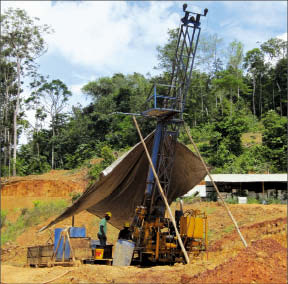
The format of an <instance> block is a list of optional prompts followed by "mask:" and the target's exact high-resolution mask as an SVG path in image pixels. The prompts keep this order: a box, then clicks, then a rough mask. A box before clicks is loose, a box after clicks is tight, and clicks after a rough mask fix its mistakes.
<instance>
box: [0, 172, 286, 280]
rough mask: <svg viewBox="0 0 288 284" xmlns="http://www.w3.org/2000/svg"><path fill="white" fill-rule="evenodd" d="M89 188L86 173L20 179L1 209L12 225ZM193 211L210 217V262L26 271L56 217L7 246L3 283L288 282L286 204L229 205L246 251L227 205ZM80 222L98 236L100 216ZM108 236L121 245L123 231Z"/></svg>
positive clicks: (3, 196) (112, 231) (4, 193)
mask: <svg viewBox="0 0 288 284" xmlns="http://www.w3.org/2000/svg"><path fill="white" fill-rule="evenodd" d="M36 184H37V186H36ZM28 185H29V187H28ZM86 185H87V180H85V178H84V174H83V172H82V173H79V172H76V173H71V172H68V171H53V172H50V173H48V174H46V175H42V176H32V177H31V176H30V177H25V178H14V179H13V180H12V182H11V181H10V183H8V185H6V188H4V190H1V206H2V205H3V207H4V209H6V210H8V219H9V220H10V221H11V220H13V219H15V218H16V217H15V216H16V215H17V212H16V211H15V209H13V208H24V207H30V206H33V202H32V201H33V200H41V199H42V200H47V199H54V198H56V199H57V198H62V199H63V198H65V199H71V196H70V195H69V193H71V192H73V191H78V192H81V191H83V190H84V188H85V186H86ZM7 188H8V189H7ZM27 190H28V191H30V190H31V193H30V192H29V194H30V195H31V194H32V195H31V196H27V195H26V194H27ZM47 191H48V193H47ZM52 193H53V194H52ZM3 207H2V209H3ZM175 207H176V204H172V210H173V211H174V209H175ZM192 208H194V209H201V210H203V211H205V212H206V213H207V215H208V227H209V234H208V235H209V252H208V260H207V258H206V256H207V255H206V254H203V255H202V256H201V257H200V258H195V259H191V263H190V264H189V265H183V264H176V265H174V266H156V267H151V268H145V269H144V268H138V267H114V266H112V267H111V266H106V265H81V266H79V267H72V268H68V267H52V268H30V267H26V266H25V263H26V253H27V247H29V246H34V245H42V244H45V243H47V241H48V239H49V237H50V234H51V235H52V232H53V231H50V232H49V231H48V230H46V231H44V232H43V233H37V232H38V230H39V229H40V228H41V227H42V226H44V225H46V224H48V223H49V222H50V221H51V220H52V219H53V218H54V217H55V216H54V217H51V218H50V219H49V220H46V221H45V222H44V223H42V224H39V225H37V226H34V227H31V228H28V229H27V230H26V231H25V232H24V233H23V234H22V235H20V236H19V237H18V238H17V240H16V242H10V243H8V244H5V245H4V246H3V247H2V248H1V281H2V282H1V283H45V282H47V281H49V280H51V279H53V278H55V277H58V276H61V277H59V278H57V279H56V280H55V281H51V282H50V283H286V276H287V262H286V260H287V253H286V249H287V219H286V218H287V211H286V210H287V208H286V205H259V204H243V205H242V204H241V205H229V208H230V209H231V211H232V214H233V215H234V217H235V219H236V220H237V222H238V224H239V226H240V229H241V232H242V234H243V236H244V237H245V239H246V241H247V243H248V248H244V246H243V244H242V242H241V240H240V238H239V236H238V234H237V233H236V231H235V230H234V227H233V225H231V220H230V218H229V217H228V216H227V213H226V211H225V209H224V207H223V206H221V205H220V204H218V203H216V202H215V203H214V202H211V203H206V202H205V203H204V202H203V203H197V204H193V205H192V204H185V205H184V209H192ZM75 219H76V220H75V221H76V226H82V225H84V226H85V227H86V230H87V235H88V236H90V237H92V238H94V239H95V238H96V234H97V230H98V222H99V219H98V218H97V217H95V216H93V215H91V214H89V213H88V212H82V213H80V214H78V215H77V216H75ZM64 225H71V219H70V218H69V219H67V220H64V221H62V222H61V223H59V224H57V225H56V226H54V227H62V226H64ZM52 229H53V228H52ZM108 232H109V234H108V241H110V242H112V243H115V241H116V238H117V234H118V230H117V229H115V228H113V227H112V226H110V225H109V227H108ZM50 242H51V240H50ZM66 272H67V273H66ZM64 273H66V274H65V275H63V274H64Z"/></svg>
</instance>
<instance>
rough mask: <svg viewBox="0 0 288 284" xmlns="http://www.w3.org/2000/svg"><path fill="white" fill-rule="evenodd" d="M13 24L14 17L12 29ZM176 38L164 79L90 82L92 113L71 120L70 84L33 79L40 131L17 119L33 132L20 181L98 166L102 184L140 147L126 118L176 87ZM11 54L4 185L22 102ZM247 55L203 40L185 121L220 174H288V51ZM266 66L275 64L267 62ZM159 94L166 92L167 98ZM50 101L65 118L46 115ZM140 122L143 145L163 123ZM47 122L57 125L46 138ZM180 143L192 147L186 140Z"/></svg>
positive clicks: (167, 53)
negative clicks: (104, 174)
mask: <svg viewBox="0 0 288 284" xmlns="http://www.w3.org/2000/svg"><path fill="white" fill-rule="evenodd" d="M18 12H19V11H18ZM9 13H10V14H9ZM16 14H17V13H16ZM12 15H14V13H12V12H11V11H10V12H9V11H8V12H7V13H6V14H5V19H9V17H12ZM3 32H5V31H3ZM43 32H44V31H43ZM7 36H9V34H7ZM168 37H169V38H168V41H167V43H166V44H164V45H163V46H159V47H158V48H157V52H158V66H157V67H155V68H156V69H158V70H159V71H160V73H159V74H158V75H156V76H151V75H149V74H148V75H146V76H144V75H142V74H139V73H133V74H128V75H124V74H121V73H116V74H114V75H113V76H110V77H104V76H103V77H100V78H98V79H96V80H93V81H90V82H87V83H86V84H84V85H83V87H82V92H83V94H84V95H86V96H88V97H89V98H90V101H91V102H90V104H89V105H88V106H85V107H82V106H80V105H76V106H73V107H72V111H71V112H70V113H67V112H65V111H64V109H65V108H64V107H65V106H66V104H67V101H68V100H69V97H70V96H71V92H70V91H69V90H68V89H67V87H66V85H65V83H63V82H62V81H60V80H58V79H52V80H51V79H49V81H48V78H44V76H41V75H40V74H38V73H37V72H36V71H37V70H36V69H35V68H36V67H35V66H34V67H35V68H34V69H33V70H34V72H31V74H30V73H29V74H30V75H29V76H28V74H27V76H26V78H27V79H28V77H29V79H30V80H31V96H30V97H29V98H28V99H26V100H23V99H22V100H19V104H20V108H21V109H24V104H25V106H26V107H29V108H30V109H34V110H35V113H36V114H35V119H36V124H35V125H31V124H30V122H28V121H27V117H25V112H19V114H18V116H17V118H18V126H17V137H18V138H19V135H20V134H21V133H22V132H23V131H24V130H25V131H26V133H27V132H29V141H28V143H27V144H25V145H21V146H20V147H18V148H17V160H16V169H17V174H18V175H28V174H41V173H44V172H46V171H49V170H50V169H74V168H77V167H81V166H83V165H89V163H88V162H87V161H88V160H90V159H92V158H95V157H101V158H103V161H102V162H101V163H100V164H99V165H95V166H91V167H90V172H89V175H90V178H91V179H93V180H96V179H97V178H98V177H99V173H100V172H101V171H102V170H103V169H104V168H105V167H106V166H108V165H109V164H110V163H111V162H112V161H113V159H114V157H113V158H112V155H111V153H117V152H123V151H124V149H125V150H127V149H129V148H130V147H132V146H133V145H135V144H136V143H137V142H139V137H138V134H137V131H136V129H135V126H134V124H133V121H132V118H131V116H129V115H124V114H123V113H141V112H142V111H144V110H146V109H147V103H146V99H147V97H148V95H149V94H150V91H151V87H153V84H154V83H164V84H167V83H169V82H170V75H171V68H172V62H173V60H174V55H173V54H174V52H171V51H173V48H175V44H176V37H177V30H170V31H168ZM43 44H44V43H43ZM6 47H7V49H5V52H4V53H3V57H1V61H0V65H1V66H0V67H1V70H2V72H0V90H1V92H0V106H1V109H0V148H1V149H0V151H1V155H0V157H1V158H0V170H1V173H0V175H1V176H10V175H12V165H13V158H12V157H13V155H12V154H13V148H14V147H13V145H12V144H13V143H12V141H13V138H14V137H13V133H14V132H13V129H14V128H13V127H14V126H13V113H14V108H15V96H16V93H17V92H16V91H17V88H16V87H15V86H17V68H16V65H15V64H13V63H11V61H9V59H10V58H11V56H12V55H13V54H11V52H12V51H13V47H12V46H11V47H9V46H5V48H6ZM11 50H12V51H11ZM243 50H244V49H243V44H242V43H241V42H239V41H237V40H235V41H233V42H231V43H230V44H228V46H227V45H224V43H223V40H222V39H221V38H219V37H218V36H217V35H216V34H214V35H210V34H205V33H203V34H202V35H201V37H200V42H199V45H198V50H197V55H196V61H195V64H194V70H193V72H192V79H191V85H190V88H189V90H188V95H187V100H186V106H185V111H184V114H183V115H184V119H185V122H186V123H187V124H188V125H189V127H190V129H191V134H192V136H193V138H194V140H195V142H196V143H197V145H198V147H199V149H200V152H201V153H202V155H203V157H204V158H205V160H206V162H207V163H208V164H209V165H210V168H211V170H212V172H213V173H248V172H254V173H265V172H268V171H269V172H270V173H281V172H286V167H287V163H286V154H287V42H286V41H283V40H280V39H277V38H272V39H269V40H268V41H266V42H264V43H262V44H261V46H260V47H259V48H254V49H252V50H249V51H248V52H246V54H244V51H243ZM223 51H225V52H223ZM12 53H13V52H12ZM267 57H268V58H270V59H271V60H269V61H267V60H265V58H267ZM272 59H273V60H272ZM272 61H273V62H275V64H272V63H271V62H272ZM152 67H153V66H151V69H152ZM160 91H161V92H165V88H163V89H162V90H160ZM15 92H16V93H15ZM5 94H6V95H5ZM45 101H46V102H48V104H47V103H46V104H45V103H44V102H45ZM49 101H52V102H54V103H55V104H56V105H57V110H56V109H55V110H54V111H52V110H49V109H48V106H49ZM137 119H138V122H139V125H140V128H141V131H142V133H143V136H146V135H148V134H149V133H150V132H151V131H153V130H154V129H155V125H156V121H155V120H153V119H147V118H143V117H137ZM47 120H48V121H49V122H50V125H49V127H48V128H47V127H46V128H45V127H44V121H46V122H47ZM245 133H252V136H253V133H255V135H256V133H257V135H258V137H260V139H259V141H260V142H259V141H258V142H255V143H254V142H253V141H252V142H251V143H250V142H249V143H243V135H245ZM179 139H180V141H181V142H183V143H185V144H189V143H190V142H189V139H188V137H187V135H186V134H185V133H184V131H182V133H180V138H179ZM255 141H256V140H255ZM107 153H110V154H109V155H108V156H107Z"/></svg>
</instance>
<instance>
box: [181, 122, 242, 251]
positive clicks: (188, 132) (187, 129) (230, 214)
mask: <svg viewBox="0 0 288 284" xmlns="http://www.w3.org/2000/svg"><path fill="white" fill-rule="evenodd" d="M184 128H185V130H186V133H187V135H188V137H189V139H190V141H191V143H192V145H193V147H194V149H195V151H196V152H197V154H198V156H199V158H200V160H201V162H202V164H203V166H204V167H205V170H206V172H207V175H208V176H209V178H210V180H211V182H212V184H213V186H214V188H215V190H216V192H217V194H218V196H219V198H220V199H221V201H222V203H223V205H224V207H225V209H226V211H227V213H228V215H229V217H230V218H231V220H232V222H233V224H234V226H235V228H236V230H237V232H238V234H239V236H240V238H241V240H242V242H243V244H244V246H245V247H247V243H246V241H245V239H244V237H243V235H242V234H241V232H240V229H239V227H238V225H237V222H236V220H235V219H234V217H233V215H232V213H231V211H230V209H229V208H228V206H227V204H226V203H225V201H224V199H223V197H222V196H221V194H220V192H219V189H218V187H217V185H216V184H215V182H214V180H213V178H212V176H211V174H210V172H209V170H208V168H207V166H206V164H205V162H204V160H203V158H202V156H201V154H200V152H199V150H198V147H197V146H196V144H195V143H194V141H193V139H192V137H191V135H190V131H189V128H188V126H187V125H186V123H184Z"/></svg>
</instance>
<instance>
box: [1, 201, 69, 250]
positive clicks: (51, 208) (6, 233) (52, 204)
mask: <svg viewBox="0 0 288 284" xmlns="http://www.w3.org/2000/svg"><path fill="white" fill-rule="evenodd" d="M33 203H34V207H33V208H32V209H28V208H22V209H21V214H20V216H19V217H18V218H17V220H16V222H14V223H10V222H7V224H6V225H5V227H4V228H3V229H2V232H1V245H3V244H5V243H6V242H8V241H15V240H16V238H17V236H19V235H20V234H22V233H23V232H24V231H25V229H27V228H29V227H31V226H35V225H38V224H39V223H41V222H43V221H45V220H46V219H47V218H49V217H51V216H53V215H56V214H59V213H61V212H62V211H63V210H64V209H65V208H66V207H67V205H68V203H67V201H66V200H55V201H40V200H35V201H34V202H33ZM1 219H2V212H1ZM1 222H2V220H1Z"/></svg>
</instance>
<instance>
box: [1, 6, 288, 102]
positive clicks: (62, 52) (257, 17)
mask: <svg viewBox="0 0 288 284" xmlns="http://www.w3.org/2000/svg"><path fill="white" fill-rule="evenodd" d="M185 2H187V4H188V10H189V11H195V12H200V11H203V10H204V8H208V9H209V12H208V14H207V17H206V18H202V24H201V26H202V31H201V33H202V34H203V33H206V34H208V33H209V34H214V33H217V34H218V36H219V37H221V38H223V47H224V49H225V47H227V46H228V44H229V43H230V42H231V41H233V40H234V39H237V40H239V41H241V42H242V43H243V44H244V51H247V50H250V49H252V48H254V47H257V46H259V44H257V41H258V42H264V41H266V40H268V39H270V38H272V37H276V36H278V37H282V38H283V39H286V38H287V2H286V1H176V2H175V1H152V2H148V1H147V2H142V1H129V2H125V1H53V2H50V1H1V3H2V11H3V10H5V9H6V8H8V7H14V8H15V7H19V8H22V9H25V10H26V11H27V12H28V14H29V15H30V16H32V17H39V18H40V20H41V23H43V24H44V23H45V24H49V25H50V26H51V27H52V28H53V29H54V30H55V32H54V33H53V34H51V35H48V36H45V40H46V41H47V43H48V52H47V53H46V54H45V55H43V56H42V57H41V58H40V60H39V64H40V72H41V73H42V74H44V75H49V76H50V78H51V79H61V80H62V81H63V82H64V83H65V84H66V85H67V86H68V87H69V88H70V89H71V90H72V92H73V98H72V100H71V102H70V104H76V103H81V104H82V105H85V104H87V103H88V100H85V96H84V95H83V94H82V93H81V91H80V89H81V87H82V86H83V85H85V84H86V83H87V82H89V81H90V80H94V79H97V78H99V77H101V76H111V75H113V74H114V73H119V72H121V73H124V74H129V73H133V72H139V73H142V74H144V75H145V74H147V73H148V72H150V73H151V74H155V72H156V71H155V70H153V67H154V66H156V65H157V52H156V46H157V45H163V44H165V42H166V40H167V30H168V29H169V28H170V29H171V28H176V27H178V26H179V21H180V18H181V17H183V12H182V5H183V3H185ZM27 92H29V91H28V90H27Z"/></svg>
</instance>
